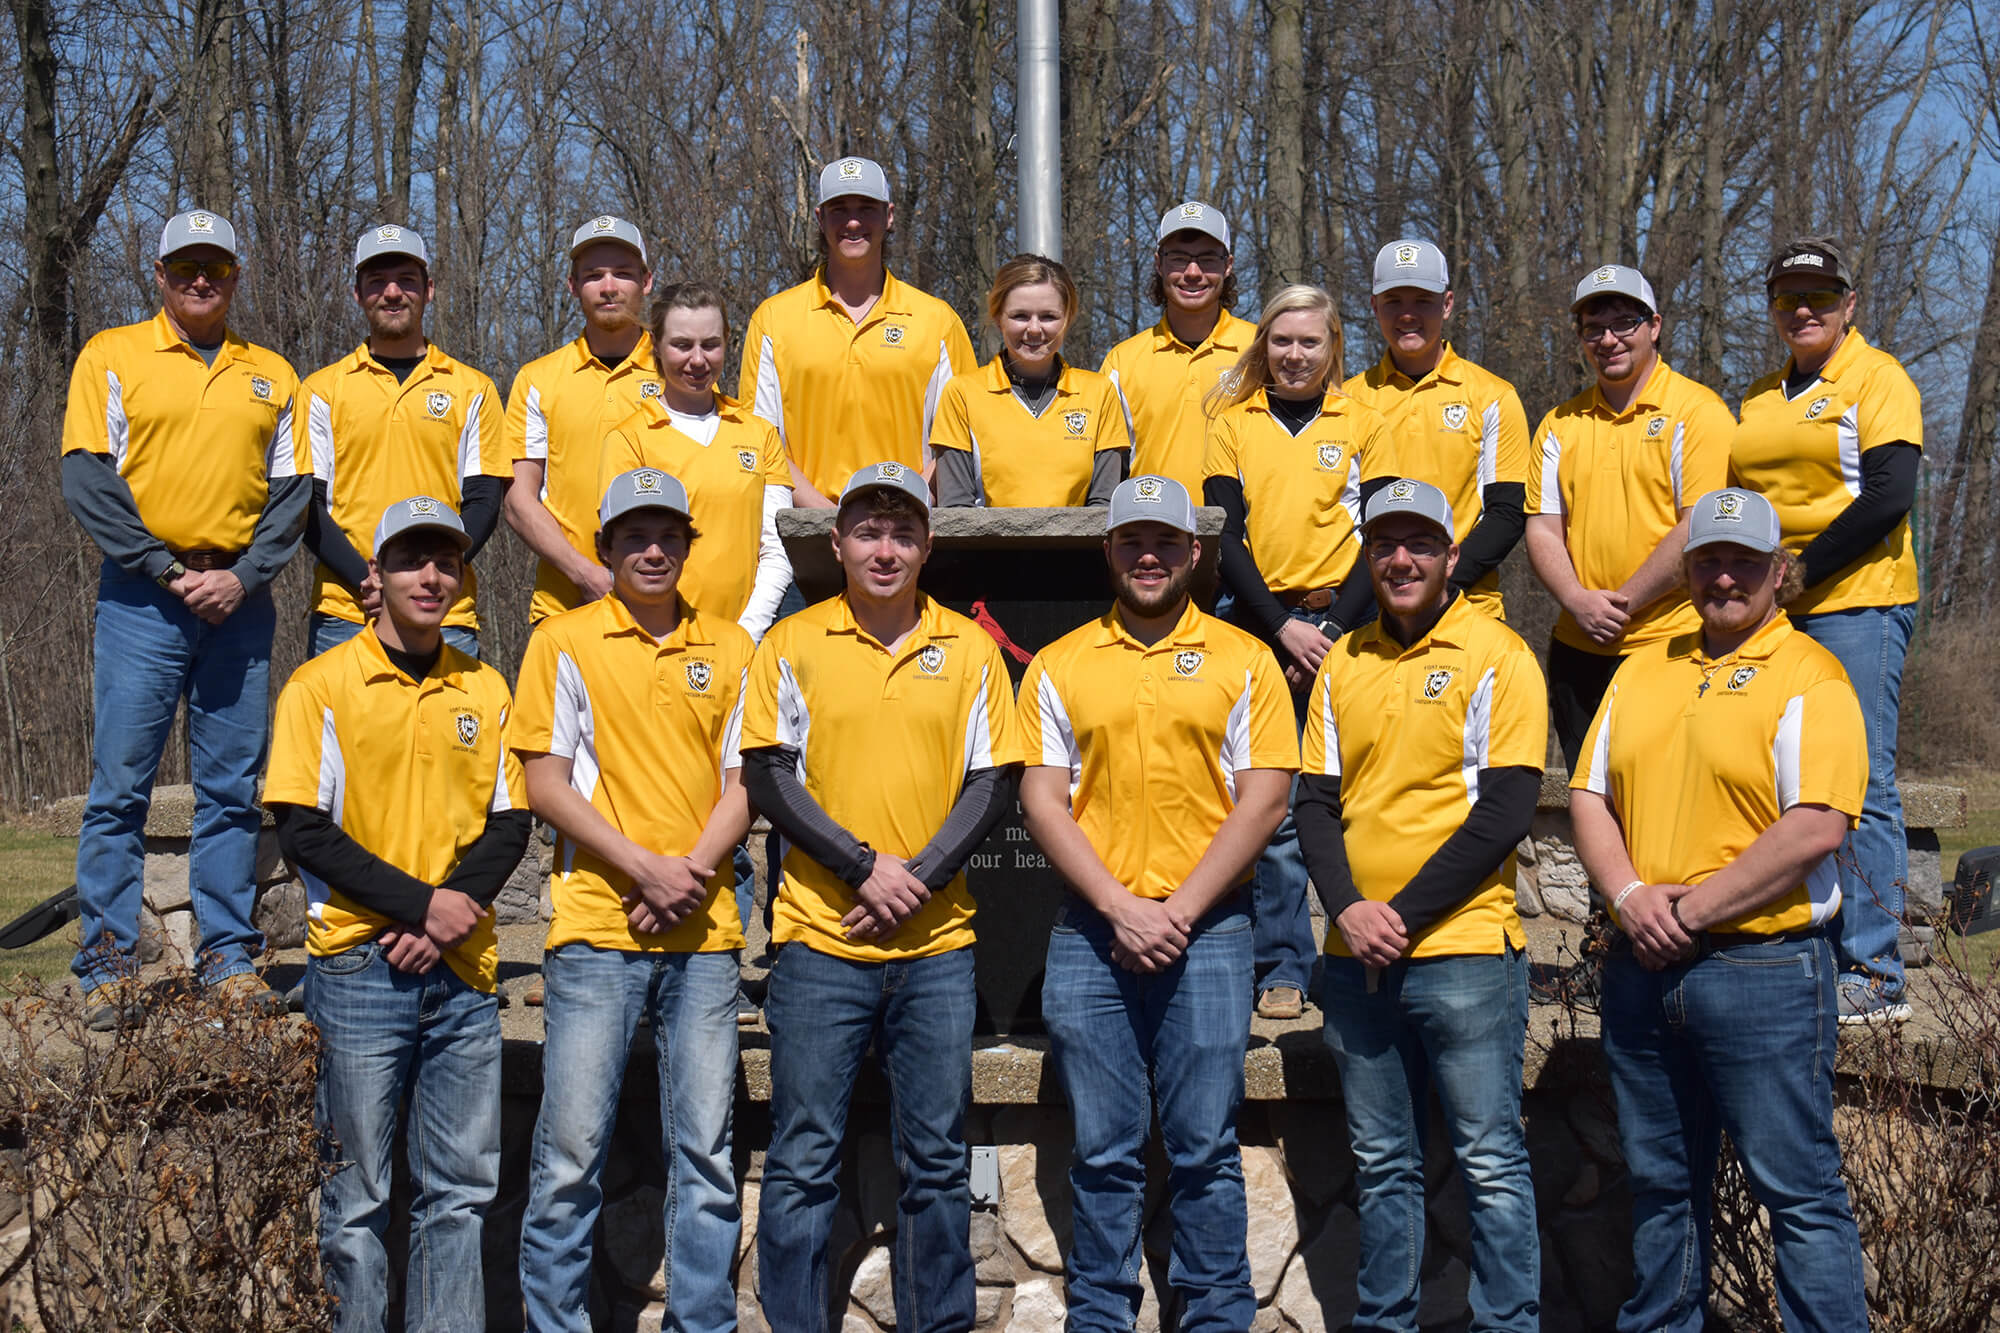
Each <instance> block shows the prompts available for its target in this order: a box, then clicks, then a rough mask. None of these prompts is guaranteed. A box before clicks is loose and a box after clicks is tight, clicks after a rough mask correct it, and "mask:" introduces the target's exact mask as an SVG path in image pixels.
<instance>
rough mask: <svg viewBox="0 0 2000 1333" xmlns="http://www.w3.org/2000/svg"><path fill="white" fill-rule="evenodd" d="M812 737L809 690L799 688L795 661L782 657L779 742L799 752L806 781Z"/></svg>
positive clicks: (800, 770)
mask: <svg viewBox="0 0 2000 1333" xmlns="http://www.w3.org/2000/svg"><path fill="white" fill-rule="evenodd" d="M811 736H812V710H811V709H809V708H807V707H806V696H805V692H804V691H803V690H801V689H800V688H799V681H798V677H797V676H795V675H793V674H792V664H791V662H790V661H789V660H787V659H786V658H783V657H780V658H779V659H778V744H780V745H787V746H790V747H791V748H792V749H794V750H796V751H797V752H798V756H799V761H798V764H797V767H796V771H797V772H798V775H799V781H800V782H804V781H805V780H806V742H807V740H809V739H810V738H811Z"/></svg>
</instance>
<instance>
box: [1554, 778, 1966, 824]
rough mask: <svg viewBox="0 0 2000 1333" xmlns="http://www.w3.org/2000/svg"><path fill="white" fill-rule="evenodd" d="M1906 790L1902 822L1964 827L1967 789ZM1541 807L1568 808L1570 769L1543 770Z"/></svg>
mask: <svg viewBox="0 0 2000 1333" xmlns="http://www.w3.org/2000/svg"><path fill="white" fill-rule="evenodd" d="M1898 785H1899V786H1900V787H1901V789H1902V793H1903V825H1904V827H1905V828H1913V829H1926V828H1928V829H1939V828H1964V827H1965V820H1966V816H1965V788H1963V787H1954V786H1952V785H1951V784H1950V783H1946V782H1911V781H1904V782H1901V783H1899V784H1898ZM1536 805H1537V807H1538V808H1539V809H1542V810H1567V809H1569V771H1568V770H1567V769H1563V768H1549V769H1544V770H1543V772H1542V794H1541V797H1540V799H1539V800H1538V801H1537V802H1536Z"/></svg>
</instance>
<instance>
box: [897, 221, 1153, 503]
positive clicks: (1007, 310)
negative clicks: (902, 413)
mask: <svg viewBox="0 0 2000 1333" xmlns="http://www.w3.org/2000/svg"><path fill="white" fill-rule="evenodd" d="M1076 307H1077V299H1076V284H1075V283H1074V282H1073V281H1071V279H1070V276H1069V270H1068V269H1066V268H1064V267H1063V266H1062V265H1061V264H1059V263H1057V262H1056V261H1055V260H1053V259H1046V258H1044V257H1042V256H1041V255H1016V256H1014V257H1013V258H1012V259H1010V260H1008V261H1007V262H1006V263H1005V264H1002V265H1001V266H1000V272H999V273H997V274H996V275H994V278H993V288H992V290H991V291H989V292H988V293H987V295H986V313H987V316H988V317H989V318H990V319H992V321H993V325H994V327H995V328H997V329H998V330H999V331H1000V344H1001V349H1000V354H999V355H998V356H996V357H994V358H993V359H992V360H991V361H989V362H987V363H986V364H985V365H984V366H981V367H980V368H979V369H977V370H971V371H967V372H966V373H965V374H963V375H957V376H954V377H953V378H952V380H951V382H950V383H948V384H946V385H945V386H944V393H943V395H942V396H941V397H940V398H939V400H938V410H937V416H936V418H935V419H934V420H933V421H932V423H931V441H930V443H931V449H932V450H933V451H934V452H935V453H936V455H937V497H938V505H939V506H940V507H946V506H953V505H983V506H987V507H990V508H995V509H998V508H1008V507H1013V508H1020V507H1028V506H1047V507H1062V506H1072V505H1083V504H1092V505H1101V504H1109V503H1110V501H1111V492H1112V491H1113V490H1115V489H1117V486H1118V483H1119V482H1121V481H1123V480H1124V479H1125V467H1126V463H1127V461H1128V459H1129V457H1130V453H1131V447H1132V441H1131V437H1130V436H1129V435H1128V434H1127V432H1126V427H1125V413H1124V410H1123V409H1122V408H1121V407H1120V406H1119V403H1118V390H1117V387H1116V386H1115V385H1113V384H1112V382H1111V380H1110V379H1109V378H1108V377H1107V376H1104V375H1100V374H1098V373H1097V372H1096V371H1094V370H1085V369H1083V368H1082V367H1080V366H1072V365H1069V364H1067V363H1066V362H1065V361H1064V360H1063V357H1062V345H1063V337H1064V335H1065V334H1067V333H1068V332H1069V326H1070V323H1071V321H1073V320H1074V319H1075V318H1076Z"/></svg>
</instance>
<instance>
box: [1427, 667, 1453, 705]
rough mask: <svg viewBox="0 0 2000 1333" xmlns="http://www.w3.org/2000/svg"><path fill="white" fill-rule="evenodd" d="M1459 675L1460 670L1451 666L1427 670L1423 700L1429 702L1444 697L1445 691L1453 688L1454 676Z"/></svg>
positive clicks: (1434, 701)
mask: <svg viewBox="0 0 2000 1333" xmlns="http://www.w3.org/2000/svg"><path fill="white" fill-rule="evenodd" d="M1457 675H1458V672H1457V671H1456V670H1454V669H1453V668H1451V667H1438V668H1437V669H1436V670H1434V671H1427V672H1425V673H1424V698H1423V701H1424V702H1425V703H1427V704H1429V703H1436V702H1437V701H1438V700H1440V699H1442V698H1443V697H1444V692H1445V691H1446V690H1448V689H1450V688H1451V682H1452V678H1453V677H1455V676H1457Z"/></svg>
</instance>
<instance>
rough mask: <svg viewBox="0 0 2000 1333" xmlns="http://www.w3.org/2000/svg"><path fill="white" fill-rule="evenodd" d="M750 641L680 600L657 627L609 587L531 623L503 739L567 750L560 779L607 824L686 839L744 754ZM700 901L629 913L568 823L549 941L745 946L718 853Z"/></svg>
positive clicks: (681, 850)
mask: <svg viewBox="0 0 2000 1333" xmlns="http://www.w3.org/2000/svg"><path fill="white" fill-rule="evenodd" d="M753 651H754V645H752V644H751V642H750V636H749V634H748V633H746V632H745V631H744V630H743V629H742V627H741V626H739V625H737V624H736V623H735V622H733V621H730V620H726V619H723V618H721V617H719V616H711V615H706V614H703V613H702V612H699V611H695V610H694V609H693V608H691V607H690V608H688V609H687V611H686V613H685V614H683V615H682V617H681V621H680V623H679V624H678V625H676V626H675V627H674V630H673V632H672V633H671V634H669V635H667V637H666V638H665V639H655V638H654V637H653V636H652V635H650V634H648V633H647V632H646V631H645V630H643V629H641V628H640V627H639V624H638V622H637V621H635V620H633V619H632V613H631V611H630V610H629V609H628V608H627V607H626V605H625V603H624V602H622V601H620V600H619V599H618V597H617V596H616V595H615V594H614V595H612V596H610V597H600V598H598V599H597V600H596V601H594V602H591V603H590V604H589V605H587V606H579V607H578V608H576V609H575V610H574V611H565V612H562V613H561V614H560V615H554V616H550V617H549V618H548V619H547V620H544V621H543V622H542V623H541V624H539V625H537V626H535V632H534V633H533V634H532V635H531V636H529V639H528V648H527V651H526V653H525V654H523V656H522V659H521V689H520V697H519V702H518V704H517V705H516V711H515V714H514V727H513V730H512V732H511V733H510V735H509V738H508V739H509V742H510V743H511V744H512V745H513V747H514V752H515V754H516V755H518V756H521V757H523V758H528V757H532V756H534V755H540V754H557V755H562V756H563V757H564V758H566V759H568V760H570V761H571V764H570V786H572V787H574V788H575V789H576V790H577V791H578V792H580V793H581V794H582V795H583V797H584V799H585V800H587V801H589V802H590V803H591V805H593V806H594V807H596V809H597V812H598V813H599V814H601V815H603V816H604V817H605V819H606V820H608V821H610V824H611V826H612V827H613V828H615V829H617V830H618V831H619V832H620V833H622V834H624V835H625V836H626V837H627V838H630V839H631V840H632V841H633V842H636V843H638V844H639V845H640V846H642V847H645V848H648V849H649V850H652V851H655V852H658V853H660V854H661V855H664V856H685V855H687V854H688V853H689V852H690V851H692V850H693V849H694V845H695V843H696V841H698V840H699V839H700V837H701V830H702V827H703V826H704V825H706V824H707V823H708V817H709V816H710V815H711V814H713V813H714V811H715V803H716V802H717V801H718V800H720V799H721V797H722V776H723V773H724V772H725V771H726V770H728V769H732V768H740V767H741V766H742V763H743V760H742V758H741V756H740V754H739V752H738V750H737V738H738V737H739V736H740V735H741V733H742V729H743V681H744V675H745V673H746V672H747V671H748V670H749V666H750V654H751V653H752V652H753ZM722 862H723V863H722V864H721V865H720V866H718V867H716V871H715V874H714V875H713V876H711V877H710V878H709V881H708V897H707V899H706V900H704V902H703V903H702V905H701V907H700V909H699V910H697V911H695V912H692V913H690V914H689V915H688V916H687V918H686V919H685V920H683V921H682V922H681V923H680V924H679V925H677V926H675V927H674V928H673V929H672V930H669V931H666V932H665V933H663V934H656V935H655V934H644V933H641V932H640V931H637V930H635V929H633V927H632V923H631V922H630V921H629V920H627V919H626V916H625V905H624V902H623V899H624V896H625V895H626V894H628V893H630V892H631V891H632V881H631V879H630V877H628V876H626V875H624V874H622V873H620V872H619V871H618V870H616V869H614V868H613V867H612V866H611V865H610V864H609V863H608V862H606V861H605V860H603V859H602V858H601V857H598V856H596V855H594V854H592V853H591V852H589V851H587V850H585V849H584V848H582V847H579V846H577V845H576V844H575V843H573V842H571V841H570V840H569V839H568V838H566V837H561V836H558V837H557V839H556V856H555V864H554V867H553V868H552V869H551V871H550V874H549V889H550V896H551V897H552V898H553V900H554V903H555V916H554V918H553V919H551V920H550V922H549V936H548V947H549V948H551V949H555V948H559V947H560V946H562V945H565V944H576V943H581V944H588V945H590V946H591V947H592V948H594V949H628V950H639V951H642V952H649V953H714V952H717V951H719V950H723V949H740V948H742V947H743V928H742V919H741V918H740V917H739V916H738V915H737V910H736V875H735V872H734V871H733V870H732V869H731V868H730V866H729V862H728V858H726V857H725V858H722Z"/></svg>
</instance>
